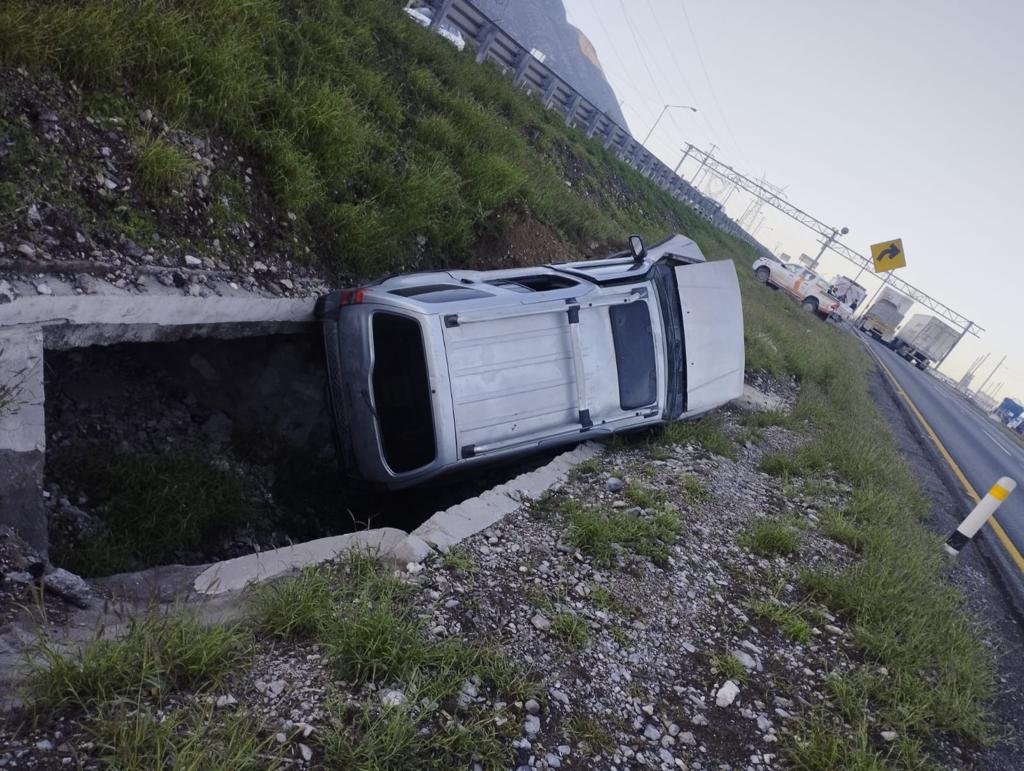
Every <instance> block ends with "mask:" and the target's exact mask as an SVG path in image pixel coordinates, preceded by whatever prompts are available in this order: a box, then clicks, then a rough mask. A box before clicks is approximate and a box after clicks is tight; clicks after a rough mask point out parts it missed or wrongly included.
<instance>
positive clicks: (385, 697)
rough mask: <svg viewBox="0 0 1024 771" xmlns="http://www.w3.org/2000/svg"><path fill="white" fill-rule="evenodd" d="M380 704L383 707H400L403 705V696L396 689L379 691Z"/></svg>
mask: <svg viewBox="0 0 1024 771" xmlns="http://www.w3.org/2000/svg"><path fill="white" fill-rule="evenodd" d="M380 703H381V704H383V705H384V706H385V707H401V706H402V705H403V704H405V694H404V693H403V692H402V691H399V690H396V689H390V688H389V689H388V690H385V691H381V694H380Z"/></svg>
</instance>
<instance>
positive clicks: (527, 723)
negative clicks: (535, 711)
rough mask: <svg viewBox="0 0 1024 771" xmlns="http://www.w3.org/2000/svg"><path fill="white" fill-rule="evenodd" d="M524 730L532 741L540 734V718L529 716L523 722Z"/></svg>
mask: <svg viewBox="0 0 1024 771" xmlns="http://www.w3.org/2000/svg"><path fill="white" fill-rule="evenodd" d="M523 730H524V731H525V732H526V735H527V736H529V737H530V738H531V739H532V738H533V737H534V736H536V735H537V734H539V733H540V718H539V717H537V716H536V715H527V716H526V720H524V721H523Z"/></svg>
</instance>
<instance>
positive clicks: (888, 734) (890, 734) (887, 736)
mask: <svg viewBox="0 0 1024 771" xmlns="http://www.w3.org/2000/svg"><path fill="white" fill-rule="evenodd" d="M899 738H900V735H899V734H898V733H896V732H895V731H882V739H883V740H884V741H887V742H894V741H896V740H897V739H899Z"/></svg>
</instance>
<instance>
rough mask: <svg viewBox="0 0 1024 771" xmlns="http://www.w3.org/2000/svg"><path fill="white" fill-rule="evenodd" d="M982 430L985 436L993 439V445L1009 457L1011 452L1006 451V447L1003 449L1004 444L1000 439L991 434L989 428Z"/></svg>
mask: <svg viewBox="0 0 1024 771" xmlns="http://www.w3.org/2000/svg"><path fill="white" fill-rule="evenodd" d="M981 430H982V431H984V432H985V436H987V437H988V438H989V439H991V440H992V444H994V445H995V446H996V447H998V448H999V449H1000V450H1002V451H1003V452H1005V453H1006V454H1007V455H1009V454H1010V451H1009V450H1007V449H1006V448H1005V447H1003V443H1002V442H1000V441H999V439H998V437H996V436H994V435H993V434H991V433H990V432H989V430H988V429H987V428H983V429H981Z"/></svg>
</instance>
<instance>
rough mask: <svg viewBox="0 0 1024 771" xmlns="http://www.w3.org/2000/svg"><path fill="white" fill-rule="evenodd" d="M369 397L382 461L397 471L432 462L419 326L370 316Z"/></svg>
mask: <svg viewBox="0 0 1024 771" xmlns="http://www.w3.org/2000/svg"><path fill="white" fill-rule="evenodd" d="M373 355H374V361H373V397H374V404H375V405H376V408H377V423H378V425H379V426H380V439H381V445H382V446H383V450H384V461H385V462H386V463H387V464H388V467H389V468H390V469H391V470H392V471H394V472H396V473H401V472H405V471H412V470H413V469H417V468H420V467H421V466H425V465H427V464H428V463H430V462H431V461H432V460H434V457H435V455H436V449H435V441H434V418H433V414H432V413H431V409H430V384H429V381H428V378H427V360H426V356H425V354H424V350H423V332H422V331H421V329H420V325H419V323H418V322H416V321H414V320H413V319H410V318H406V317H404V316H397V315H395V314H392V313H376V314H374V316H373Z"/></svg>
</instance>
